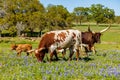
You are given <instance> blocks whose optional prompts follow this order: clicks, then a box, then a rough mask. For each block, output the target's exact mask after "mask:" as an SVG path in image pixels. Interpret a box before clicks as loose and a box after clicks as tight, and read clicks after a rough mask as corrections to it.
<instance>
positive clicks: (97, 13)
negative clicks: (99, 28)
mask: <svg viewBox="0 0 120 80" xmlns="http://www.w3.org/2000/svg"><path fill="white" fill-rule="evenodd" d="M90 11H91V15H92V18H94V20H95V21H96V23H97V24H99V23H106V22H109V21H110V20H113V19H114V17H115V14H114V10H112V9H109V8H107V7H104V6H103V5H101V4H96V5H95V4H93V5H92V6H91V7H90Z"/></svg>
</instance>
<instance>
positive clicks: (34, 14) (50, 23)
mask: <svg viewBox="0 0 120 80" xmlns="http://www.w3.org/2000/svg"><path fill="white" fill-rule="evenodd" d="M115 20H117V21H118V22H117V23H119V22H120V17H119V16H118V17H116V16H115V12H114V10H113V9H109V8H108V7H105V6H104V5H101V4H93V5H91V6H90V7H76V8H74V10H73V12H71V13H70V12H69V11H68V10H67V8H65V7H64V6H63V5H52V4H49V5H48V6H47V7H46V8H45V7H44V5H43V4H41V2H40V1H39V0H0V36H1V34H7V33H8V34H9V36H20V35H21V33H23V32H30V33H31V34H32V33H33V32H34V31H36V32H39V33H40V34H41V32H46V31H50V30H56V29H66V28H70V27H72V26H73V23H76V24H80V25H81V24H82V22H96V24H99V23H115V22H116V21H115Z"/></svg>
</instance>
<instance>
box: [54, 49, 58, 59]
mask: <svg viewBox="0 0 120 80" xmlns="http://www.w3.org/2000/svg"><path fill="white" fill-rule="evenodd" d="M53 54H54V55H55V57H56V60H58V56H57V52H56V50H55V51H54V52H53Z"/></svg>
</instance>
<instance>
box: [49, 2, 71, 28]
mask: <svg viewBox="0 0 120 80" xmlns="http://www.w3.org/2000/svg"><path fill="white" fill-rule="evenodd" d="M47 21H48V25H50V26H51V27H52V28H54V27H56V28H58V27H60V28H62V29H63V28H65V27H68V26H70V22H71V21H72V19H71V15H70V13H69V12H68V10H67V9H66V8H64V7H63V6H62V5H51V4H50V5H48V7H47ZM53 26H54V27H53ZM51 27H50V28H51Z"/></svg>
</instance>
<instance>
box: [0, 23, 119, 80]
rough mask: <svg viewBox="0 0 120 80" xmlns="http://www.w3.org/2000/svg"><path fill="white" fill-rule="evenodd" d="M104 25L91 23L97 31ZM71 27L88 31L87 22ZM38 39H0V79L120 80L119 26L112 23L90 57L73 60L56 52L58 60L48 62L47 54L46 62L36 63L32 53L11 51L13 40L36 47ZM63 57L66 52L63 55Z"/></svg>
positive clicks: (67, 55) (47, 55) (92, 27)
mask: <svg viewBox="0 0 120 80" xmlns="http://www.w3.org/2000/svg"><path fill="white" fill-rule="evenodd" d="M105 27H106V26H105V25H104V24H103V25H99V26H96V25H94V24H93V25H92V24H91V29H92V30H93V31H95V32H96V31H97V32H98V31H100V30H102V29H104V28H105ZM73 28H74V29H78V30H81V31H87V28H88V26H87V24H84V25H82V26H75V27H73ZM39 39H40V38H37V40H36V41H30V40H28V39H22V38H18V37H15V38H0V80H120V25H116V24H114V25H111V28H110V29H109V30H108V31H106V32H105V33H103V35H102V37H101V44H95V47H96V50H97V54H96V55H95V54H92V53H91V52H90V53H89V55H90V56H89V58H85V57H84V56H81V58H80V60H79V62H76V60H75V55H74V56H73V60H72V61H71V62H68V61H67V60H63V59H62V58H61V57H62V55H61V54H60V53H59V54H58V56H59V58H60V60H59V61H53V62H52V63H49V62H48V61H47V57H48V58H49V54H46V56H45V58H44V61H45V63H39V62H37V59H36V58H35V56H34V54H33V55H30V56H26V54H25V53H24V52H23V53H22V55H21V56H20V57H17V56H16V52H15V51H11V50H10V45H11V44H13V43H29V44H32V46H33V48H34V49H35V48H37V47H38V43H39ZM65 57H66V59H68V57H69V53H68V52H67V54H66V56H65Z"/></svg>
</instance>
